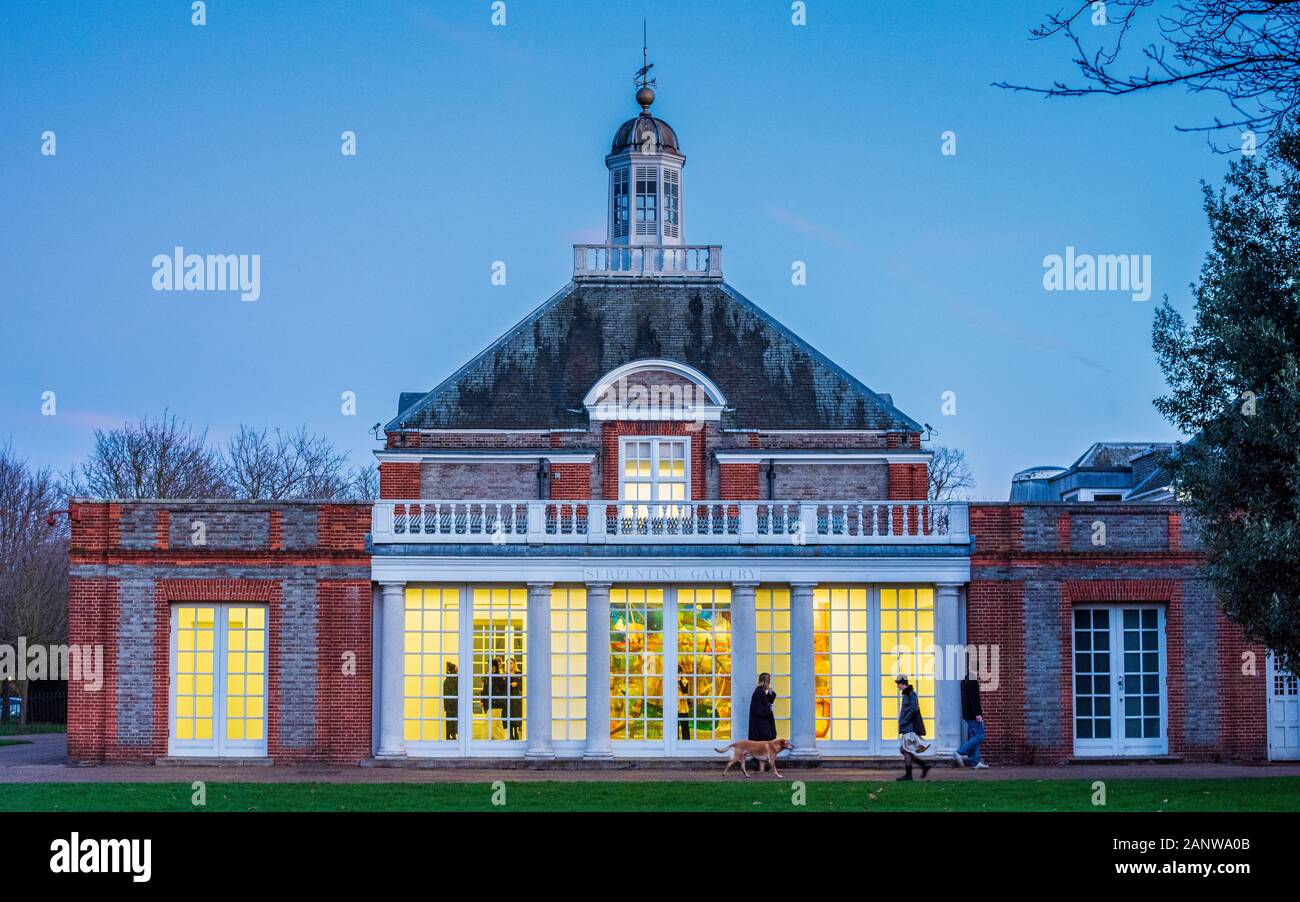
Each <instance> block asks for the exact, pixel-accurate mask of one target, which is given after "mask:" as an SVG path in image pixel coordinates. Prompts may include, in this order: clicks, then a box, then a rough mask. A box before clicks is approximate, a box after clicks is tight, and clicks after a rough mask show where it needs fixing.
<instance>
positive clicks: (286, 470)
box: [225, 426, 355, 501]
mask: <svg viewBox="0 0 1300 902" xmlns="http://www.w3.org/2000/svg"><path fill="white" fill-rule="evenodd" d="M225 459H226V479H227V482H228V483H229V485H230V488H231V491H232V492H233V494H234V495H235V497H237V498H258V499H269V500H275V501H278V500H282V499H292V498H316V499H321V500H327V501H328V500H335V499H344V498H348V497H350V496H351V492H352V483H353V479H354V478H355V477H353V476H350V475H349V474H348V473H347V472H346V470H345V469H344V466H345V464H346V463H347V455H345V454H343V453H341V452H340V451H339V450H338V449H337V448H335V447H334V444H333V443H332V442H331V441H330V440H329V439H328V438H326V437H325V436H323V435H312V434H310V433H308V432H307V428H306V427H305V426H300V427H299V428H298V429H297V430H295V431H293V432H287V433H286V432H281V431H280V430H279V429H276V430H274V431H270V430H267V429H260V430H259V429H253V428H251V427H248V426H240V427H239V432H238V434H236V435H235V437H234V438H232V439H231V440H230V444H229V446H228V447H227V448H226V455H225Z"/></svg>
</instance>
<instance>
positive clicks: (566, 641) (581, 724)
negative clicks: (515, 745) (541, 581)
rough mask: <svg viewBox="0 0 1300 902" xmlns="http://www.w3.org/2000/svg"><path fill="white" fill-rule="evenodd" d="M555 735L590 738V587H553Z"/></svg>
mask: <svg viewBox="0 0 1300 902" xmlns="http://www.w3.org/2000/svg"><path fill="white" fill-rule="evenodd" d="M551 735H552V737H553V738H554V739H555V740H556V741H560V742H562V741H567V740H575V741H581V740H584V739H586V738H587V590H586V589H585V588H574V589H568V588H554V589H552V590H551Z"/></svg>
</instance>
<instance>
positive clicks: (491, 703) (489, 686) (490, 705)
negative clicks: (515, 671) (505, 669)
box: [481, 658, 506, 739]
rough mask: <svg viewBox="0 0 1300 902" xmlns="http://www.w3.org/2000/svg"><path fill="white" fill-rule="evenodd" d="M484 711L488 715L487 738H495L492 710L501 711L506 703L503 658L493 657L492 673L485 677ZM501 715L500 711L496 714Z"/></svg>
mask: <svg viewBox="0 0 1300 902" xmlns="http://www.w3.org/2000/svg"><path fill="white" fill-rule="evenodd" d="M481 703H482V705H483V713H485V714H486V715H487V716H488V717H487V728H488V729H487V738H488V739H493V738H495V737H494V736H493V735H492V734H493V733H494V732H495V730H494V729H493V726H494V725H495V724H494V722H495V718H494V717H493V716H492V712H494V711H496V712H500V711H501V709H502V708H503V707H504V706H505V703H506V678H505V677H504V676H503V675H502V673H501V659H500V658H493V659H492V673H491V674H490V675H489V676H485V677H483V694H482V701H481ZM496 716H497V717H500V716H501V715H500V713H498V714H497V715H496Z"/></svg>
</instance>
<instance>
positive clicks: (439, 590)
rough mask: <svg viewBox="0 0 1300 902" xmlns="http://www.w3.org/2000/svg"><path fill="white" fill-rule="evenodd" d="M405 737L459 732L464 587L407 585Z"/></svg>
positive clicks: (450, 736) (444, 737) (447, 737)
mask: <svg viewBox="0 0 1300 902" xmlns="http://www.w3.org/2000/svg"><path fill="white" fill-rule="evenodd" d="M405 644H406V647H405V650H404V661H403V681H404V685H405V692H404V695H405V698H404V701H403V714H404V716H403V723H402V732H403V736H404V737H405V738H406V740H407V741H408V742H424V741H437V740H455V739H457V738H459V736H460V703H459V696H460V590H459V589H457V588H452V587H437V586H435V587H430V588H412V587H407V589H406V630H405Z"/></svg>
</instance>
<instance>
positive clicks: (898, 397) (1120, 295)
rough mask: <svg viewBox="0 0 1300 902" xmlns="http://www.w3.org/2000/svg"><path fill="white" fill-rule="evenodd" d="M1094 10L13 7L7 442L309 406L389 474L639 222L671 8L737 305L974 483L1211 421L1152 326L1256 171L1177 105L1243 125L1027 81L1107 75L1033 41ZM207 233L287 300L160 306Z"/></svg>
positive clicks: (40, 451)
mask: <svg viewBox="0 0 1300 902" xmlns="http://www.w3.org/2000/svg"><path fill="white" fill-rule="evenodd" d="M1058 5H1059V4H1058V3H1057V2H1056V0H1017V2H1014V3H1010V4H999V5H997V6H996V7H992V6H989V5H987V4H977V3H967V2H957V0H945V2H941V3H938V4H914V3H900V4H892V3H883V2H858V0H808V4H807V9H808V13H807V19H808V21H807V25H806V26H802V27H796V26H794V25H792V24H791V18H790V6H791V4H790V3H789V2H786V0H717V2H711V3H707V4H704V3H699V2H650V0H644V2H634V0H624V2H618V3H611V2H608V0H545V2H544V0H508V3H507V24H506V25H505V26H493V25H492V24H491V15H492V9H491V3H490V2H489V0H394V2H368V3H357V2H350V3H349V2H311V3H308V2H277V3H270V4H268V3H258V2H252V0H211V2H209V3H208V12H207V24H206V25H204V26H201V27H196V26H194V25H192V24H191V23H190V16H191V12H190V4H189V2H173V0H166V2H162V0H159V2H132V3H127V2H105V3H93V4H92V3H46V2H30V0H8V2H6V3H4V4H3V5H0V216H2V217H3V219H2V220H0V222H3V226H0V235H2V237H3V240H0V292H3V301H4V303H3V310H4V315H3V328H2V329H0V346H2V350H3V353H2V354H0V444H3V443H4V442H5V441H7V440H12V443H13V446H14V449H15V451H16V452H17V453H18V454H19V456H21V457H25V458H27V459H28V461H29V462H30V463H32V464H34V465H50V466H52V467H54V468H55V469H57V470H60V471H62V470H64V469H66V468H67V467H69V466H70V465H72V464H73V463H74V462H76V461H77V460H78V459H80V458H81V457H83V456H84V455H85V454H86V453H87V452H88V451H89V450H90V448H91V446H92V443H93V430H94V429H95V428H96V427H99V428H111V427H113V426H117V425H120V424H121V423H122V422H123V421H124V420H127V419H135V418H138V417H140V416H142V415H150V416H156V415H158V414H160V413H161V412H162V411H163V410H164V409H165V408H166V409H170V410H171V411H172V412H174V413H175V414H177V415H178V416H180V417H182V418H185V419H187V420H189V421H190V422H192V423H195V424H198V425H201V426H207V427H209V428H210V435H211V436H212V438H213V439H214V440H216V441H219V442H224V440H225V439H226V438H227V437H228V436H229V435H230V434H231V433H232V432H233V431H234V430H235V429H236V428H237V427H238V424H240V423H241V422H242V423H248V424H250V425H254V426H282V427H295V426H297V425H300V424H305V425H306V426H307V428H308V429H310V430H312V431H316V432H323V433H326V434H327V435H329V436H330V437H331V438H332V439H333V440H334V441H335V442H336V443H337V444H338V445H339V446H341V447H342V448H344V449H346V450H348V451H349V452H350V453H351V456H352V460H353V462H354V463H362V462H365V461H368V460H370V451H371V449H373V448H374V447H377V446H376V444H375V442H374V441H373V439H372V438H371V436H370V434H369V432H368V430H369V428H370V426H371V425H372V424H374V423H376V422H387V421H388V420H389V419H390V418H391V417H392V416H393V415H394V414H395V413H396V404H397V396H398V393H399V392H402V391H416V390H427V389H430V388H432V387H434V386H435V385H437V384H438V383H439V382H440V381H442V380H443V379H444V378H445V377H446V376H447V375H449V374H450V373H451V372H452V371H454V370H455V369H456V368H458V367H459V366H460V365H461V364H463V363H464V362H465V361H466V360H468V359H469V358H470V357H472V356H473V355H475V354H477V353H478V352H479V351H480V350H482V349H483V348H484V347H485V346H487V345H488V344H489V343H491V342H492V341H493V340H494V339H495V338H497V337H498V336H499V335H500V334H501V333H503V332H504V331H506V330H507V329H508V328H509V327H510V326H511V325H513V324H514V323H515V322H517V321H518V320H520V319H521V318H523V317H524V316H525V315H526V314H527V313H528V312H529V311H531V310H532V309H533V308H534V307H536V306H538V305H539V304H541V303H542V302H543V301H545V300H546V299H547V298H548V297H550V296H551V295H552V294H553V293H554V292H555V291H557V290H558V289H559V288H561V287H562V286H563V285H564V284H565V283H566V282H567V281H568V279H569V277H570V275H571V273H572V266H573V254H572V252H571V249H570V246H571V245H572V244H573V243H575V242H589V241H603V240H604V231H605V210H604V205H605V202H606V190H607V174H606V170H605V167H604V156H605V154H606V153H607V152H608V151H609V146H610V140H611V138H612V136H613V134H614V131H615V129H616V128H617V127H618V125H619V124H620V123H621V122H623V121H624V120H625V119H627V118H630V117H631V116H633V115H635V113H636V112H637V107H636V105H635V103H634V102H633V93H634V87H633V79H632V77H633V74H634V73H635V71H636V69H637V68H638V67H639V66H640V64H641V27H642V18H643V17H644V18H646V19H647V20H648V30H649V42H650V53H651V57H652V60H653V62H654V63H655V69H654V72H655V74H656V75H657V77H658V92H659V93H658V100H657V102H656V103H655V106H654V112H655V114H656V115H658V116H660V117H662V118H663V119H665V120H666V121H667V122H669V123H670V124H671V125H672V126H673V127H674V128H675V129H676V131H677V134H678V136H679V138H680V140H681V146H682V149H683V151H684V152H685V154H686V157H687V164H686V169H685V176H684V189H683V194H684V226H685V234H684V237H685V240H686V242H687V243H691V244H712V243H720V244H722V245H723V248H724V258H723V259H724V272H725V275H726V277H727V281H728V282H729V283H730V284H731V285H733V286H734V287H735V288H736V289H737V290H738V291H740V292H741V293H743V294H744V295H746V296H747V297H748V298H749V299H751V300H752V301H754V302H755V303H757V304H758V305H759V306H761V307H763V308H764V309H765V310H767V311H768V312H769V313H771V314H772V315H774V316H775V317H776V318H777V319H779V320H781V321H782V322H784V323H785V324H786V325H787V326H789V327H790V328H791V329H792V330H794V331H795V332H796V333H797V334H799V335H800V336H801V337H803V338H804V339H806V340H807V341H809V342H810V343H812V344H813V345H814V346H816V347H817V348H819V349H820V350H821V351H823V352H824V353H825V354H826V355H827V356H829V357H830V358H831V359H832V360H834V361H836V362H837V363H839V364H840V365H841V366H843V367H844V368H845V369H847V370H848V371H849V372H851V373H853V374H854V375H855V376H857V377H858V378H859V379H861V380H862V381H863V382H864V383H866V384H867V385H868V386H870V387H871V388H872V389H874V390H876V391H879V392H889V393H891V394H892V395H893V398H894V401H895V403H896V404H897V405H898V406H899V407H900V408H901V409H902V410H903V411H905V412H906V413H908V414H909V415H910V416H912V417H913V418H915V419H916V420H918V421H920V422H923V423H928V424H930V425H931V426H933V427H934V430H935V435H934V438H933V441H934V443H936V444H947V445H955V446H957V447H959V448H962V449H964V450H965V451H966V453H967V455H968V456H969V458H970V460H971V462H972V464H973V466H974V471H975V477H976V480H977V483H978V485H977V487H976V488H975V490H974V491H973V493H972V495H973V497H976V498H989V499H996V500H1002V499H1005V498H1006V496H1007V492H1008V486H1009V480H1010V477H1011V474H1012V473H1013V472H1014V471H1016V470H1019V469H1022V468H1024V467H1027V466H1030V465H1038V464H1060V465H1068V464H1069V463H1071V462H1072V461H1073V460H1074V459H1075V458H1076V457H1077V456H1078V455H1079V454H1081V453H1082V452H1083V451H1084V450H1085V449H1086V448H1087V447H1088V446H1089V445H1090V444H1091V443H1093V442H1095V441H1100V440H1111V441H1119V440H1128V441H1136V440H1172V439H1175V438H1177V435H1176V433H1175V432H1174V430H1173V429H1172V428H1171V427H1170V426H1169V425H1168V424H1167V423H1165V422H1164V420H1163V419H1162V418H1161V417H1160V415H1159V414H1158V413H1157V412H1156V411H1155V409H1154V408H1153V407H1152V404H1151V402H1152V399H1153V398H1154V397H1156V396H1157V395H1159V394H1160V393H1161V391H1162V389H1163V381H1162V378H1161V375H1160V372H1159V369H1158V367H1157V366H1156V363H1155V360H1154V357H1153V354H1152V352H1151V322H1152V317H1153V314H1154V311H1155V308H1156V305H1157V304H1158V303H1159V301H1160V299H1161V297H1162V296H1164V295H1166V294H1167V295H1168V296H1169V297H1170V298H1171V300H1173V302H1174V303H1175V305H1176V306H1177V307H1178V308H1179V309H1180V310H1182V311H1184V313H1187V312H1189V311H1190V309H1191V296H1190V291H1189V283H1190V282H1191V281H1192V280H1193V279H1194V278H1195V277H1196V274H1197V272H1198V270H1199V268H1200V265H1201V261H1202V258H1203V256H1204V253H1205V251H1206V248H1207V243H1208V233H1207V230H1206V226H1205V220H1204V216H1203V213H1202V210H1201V203H1202V199H1201V193H1200V186H1199V182H1200V181H1201V180H1208V181H1210V182H1211V183H1217V182H1218V181H1219V179H1220V178H1221V176H1222V174H1223V172H1224V171H1225V169H1226V166H1227V161H1228V159H1229V158H1228V157H1226V156H1221V155H1216V154H1215V153H1213V152H1212V151H1211V150H1210V148H1208V147H1207V145H1206V141H1205V138H1204V137H1203V136H1201V135H1197V134H1186V133H1179V132H1177V131H1176V130H1175V128H1174V126H1175V125H1176V124H1182V125H1197V124H1201V123H1203V122H1205V121H1208V120H1210V119H1212V118H1213V116H1214V115H1216V114H1217V115H1224V114H1225V110H1223V109H1221V108H1220V106H1219V105H1218V101H1217V100H1215V99H1214V98H1213V97H1211V96H1209V95H1206V96H1202V97H1189V96H1187V95H1186V94H1184V93H1182V92H1181V91H1177V90H1170V91H1166V92H1163V93H1157V94H1152V95H1151V96H1145V97H1129V98H1119V99H1111V98H1086V99H1075V100H1070V99H1042V98H1039V97H1036V96H1033V95H1030V94H1016V93H1011V92H1007V91H1003V90H999V89H997V88H994V87H991V83H992V82H995V81H1001V80H1004V79H1005V80H1009V81H1016V82H1029V83H1036V84H1042V83H1047V82H1050V81H1051V80H1053V79H1056V78H1065V79H1070V80H1073V79H1074V73H1073V67H1072V66H1071V65H1070V62H1069V56H1070V54H1069V48H1068V47H1067V46H1066V45H1065V44H1063V43H1060V42H1055V41H1047V42H1033V41H1030V40H1029V39H1028V30H1029V28H1030V27H1032V26H1033V25H1035V24H1037V23H1038V22H1039V21H1040V19H1041V17H1042V16H1043V14H1044V13H1046V12H1048V11H1054V10H1056V9H1057V7H1058ZM47 130H50V131H53V132H55V134H56V139H57V154H56V155H55V156H44V155H42V153H41V146H42V137H41V136H42V133H43V132H45V131H47ZM345 130H351V131H354V132H355V133H356V136H357V154H356V156H345V155H343V154H342V153H341V152H340V143H341V142H340V134H341V133H342V132H344V131H345ZM945 131H952V132H954V133H955V135H956V142H957V153H956V154H955V155H953V156H945V155H944V154H942V153H941V143H942V139H941V135H942V134H943V133H944V132H945ZM176 246H181V247H184V248H185V249H186V251H187V252H192V253H200V254H236V253H238V254H258V255H260V259H261V296H260V298H259V299H258V300H256V301H255V302H251V303H244V302H241V301H240V299H239V297H238V294H237V293H228V292H227V293H218V292H156V291H154V290H153V288H152V287H151V278H152V277H153V272H154V271H153V267H152V264H151V261H152V260H153V258H154V257H155V255H158V254H168V255H170V254H171V253H172V250H173V248H174V247H176ZM1067 247H1073V248H1076V249H1077V250H1078V252H1079V253H1093V254H1137V255H1150V258H1151V261H1152V290H1151V299H1150V300H1149V301H1146V302H1134V301H1133V300H1131V299H1130V293H1129V292H1100V291H1091V292H1081V291H1074V292H1068V291H1058V292H1048V291H1046V290H1044V287H1043V273H1044V267H1043V259H1044V257H1045V256H1047V255H1050V254H1064V253H1065V252H1066V248H1067ZM498 260H499V261H504V263H505V264H506V267H507V284H506V285H504V286H494V285H493V284H492V283H491V280H490V277H491V272H492V264H493V261H498ZM795 261H803V262H804V263H806V265H807V273H808V277H807V285H805V286H795V285H792V284H791V278H790V275H791V265H792V263H793V262H795ZM345 391H352V392H355V393H356V397H357V411H356V415H355V416H344V415H343V414H342V413H341V410H340V405H341V400H340V395H341V394H342V393H343V392H345ZM946 391H952V392H955V393H956V402H957V413H956V415H955V416H945V415H944V414H943V412H942V411H941V404H942V400H941V399H942V396H943V393H944V392H946ZM45 392H54V393H55V395H56V398H57V413H56V414H55V415H54V416H44V415H42V394H43V393H45ZM575 400H577V399H575Z"/></svg>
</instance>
